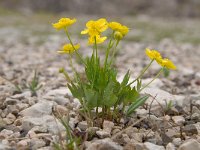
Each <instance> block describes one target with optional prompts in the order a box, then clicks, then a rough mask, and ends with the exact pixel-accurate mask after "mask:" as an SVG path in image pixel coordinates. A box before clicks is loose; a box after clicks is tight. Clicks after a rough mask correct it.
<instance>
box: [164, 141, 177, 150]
mask: <svg viewBox="0 0 200 150" xmlns="http://www.w3.org/2000/svg"><path fill="white" fill-rule="evenodd" d="M166 150H176V147H175V146H174V144H172V143H168V144H167V146H166Z"/></svg>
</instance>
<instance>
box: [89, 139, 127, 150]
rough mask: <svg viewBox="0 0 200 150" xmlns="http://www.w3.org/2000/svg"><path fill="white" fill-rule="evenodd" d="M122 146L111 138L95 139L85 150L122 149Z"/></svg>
mask: <svg viewBox="0 0 200 150" xmlns="http://www.w3.org/2000/svg"><path fill="white" fill-rule="evenodd" d="M122 149H123V148H122V147H121V146H120V145H118V144H116V143H115V142H113V141H112V140H111V139H107V138H106V139H103V140H96V141H94V142H93V143H92V144H90V145H89V147H88V148H87V149H86V150H122Z"/></svg>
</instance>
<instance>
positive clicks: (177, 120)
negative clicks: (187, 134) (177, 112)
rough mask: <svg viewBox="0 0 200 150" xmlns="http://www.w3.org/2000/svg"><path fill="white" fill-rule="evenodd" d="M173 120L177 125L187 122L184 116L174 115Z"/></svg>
mask: <svg viewBox="0 0 200 150" xmlns="http://www.w3.org/2000/svg"><path fill="white" fill-rule="evenodd" d="M172 120H173V121H174V123H175V124H177V125H183V123H184V122H185V118H184V117H183V116H173V117H172Z"/></svg>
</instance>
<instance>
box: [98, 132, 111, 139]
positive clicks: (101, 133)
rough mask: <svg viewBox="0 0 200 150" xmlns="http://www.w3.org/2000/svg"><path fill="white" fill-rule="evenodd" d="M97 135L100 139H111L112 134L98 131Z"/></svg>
mask: <svg viewBox="0 0 200 150" xmlns="http://www.w3.org/2000/svg"><path fill="white" fill-rule="evenodd" d="M96 134H97V135H98V137H99V138H101V139H104V138H107V137H110V133H108V132H106V131H104V130H100V131H96Z"/></svg>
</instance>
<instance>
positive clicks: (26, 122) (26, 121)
mask: <svg viewBox="0 0 200 150" xmlns="http://www.w3.org/2000/svg"><path fill="white" fill-rule="evenodd" d="M34 126H45V127H47V129H48V131H49V132H50V133H52V134H57V133H59V132H60V131H64V130H65V128H64V126H63V125H62V124H61V123H60V121H58V120H57V119H56V118H54V117H53V116H50V115H44V116H41V117H29V116H27V117H23V118H22V129H23V130H25V131H29V130H30V129H32V128H33V127H34Z"/></svg>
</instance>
